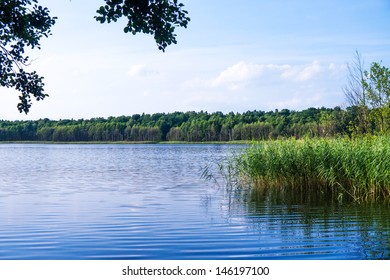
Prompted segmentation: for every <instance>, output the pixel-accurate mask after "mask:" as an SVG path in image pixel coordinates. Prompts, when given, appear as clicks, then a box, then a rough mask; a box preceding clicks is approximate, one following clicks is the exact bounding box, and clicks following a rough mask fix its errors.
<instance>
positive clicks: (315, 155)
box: [233, 136, 390, 201]
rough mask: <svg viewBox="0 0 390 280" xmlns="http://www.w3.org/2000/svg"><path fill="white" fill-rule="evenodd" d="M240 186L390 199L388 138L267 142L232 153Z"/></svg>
mask: <svg viewBox="0 0 390 280" xmlns="http://www.w3.org/2000/svg"><path fill="white" fill-rule="evenodd" d="M233 162H234V169H235V171H234V172H235V174H238V176H239V179H240V184H241V185H242V186H243V185H246V186H252V187H254V188H257V189H261V188H262V189H265V190H266V189H271V190H272V189H273V190H275V189H278V190H284V191H286V190H288V191H292V192H300V193H306V194H311V193H320V194H327V195H331V196H333V197H335V198H338V199H343V198H347V197H350V198H352V199H353V200H356V201H363V200H369V199H374V200H376V199H381V198H390V137H389V136H367V137H362V138H357V139H353V140H350V139H348V138H341V139H304V140H295V139H289V140H277V141H264V142H259V143H256V144H253V145H252V146H251V147H249V148H248V149H246V150H245V151H244V152H243V153H242V154H240V155H238V156H235V157H234V160H233Z"/></svg>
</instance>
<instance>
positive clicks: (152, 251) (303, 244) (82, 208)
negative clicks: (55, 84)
mask: <svg viewBox="0 0 390 280" xmlns="http://www.w3.org/2000/svg"><path fill="white" fill-rule="evenodd" d="M241 148H242V147H241V146H224V145H0V162H1V166H0V258H1V259H388V258H389V257H390V244H389V243H390V238H389V233H390V224H389V223H390V219H389V218H390V214H389V213H390V211H389V210H390V209H389V206H388V205H354V204H337V203H334V204H333V203H332V204H331V203H326V202H324V201H311V202H310V203H307V202H304V201H299V200H298V201H296V200H291V199H281V198H280V197H279V198H274V197H270V196H265V195H264V194H262V193H256V192H251V193H248V194H242V193H240V192H230V191H227V190H226V188H224V187H223V186H222V185H219V186H218V185H215V184H213V183H212V182H209V181H205V180H203V179H201V178H200V177H201V173H202V168H204V166H206V165H207V164H209V163H211V162H219V161H221V160H222V159H223V158H224V157H226V155H227V154H229V151H231V150H239V149H241ZM216 174H217V173H216ZM217 179H218V178H217Z"/></svg>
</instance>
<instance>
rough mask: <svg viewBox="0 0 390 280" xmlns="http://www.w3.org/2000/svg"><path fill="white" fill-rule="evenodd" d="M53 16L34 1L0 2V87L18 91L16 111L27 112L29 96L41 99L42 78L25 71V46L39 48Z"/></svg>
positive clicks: (27, 63)
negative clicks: (18, 100)
mask: <svg viewBox="0 0 390 280" xmlns="http://www.w3.org/2000/svg"><path fill="white" fill-rule="evenodd" d="M55 20H56V18H55V17H50V15H49V10H48V9H47V8H44V7H42V6H39V5H38V1H37V0H2V1H1V2H0V86H3V87H7V88H15V89H16V90H18V91H20V93H21V94H20V96H19V99H20V102H19V104H18V109H19V111H20V112H25V113H26V114H27V113H28V111H29V109H30V107H31V97H32V96H33V97H35V99H36V100H41V99H44V98H45V97H47V96H48V95H47V94H45V93H44V88H43V87H44V83H43V77H40V76H39V75H38V74H37V73H36V72H35V71H33V72H26V71H25V70H24V69H23V67H25V66H27V65H29V57H28V56H26V55H25V54H24V52H25V47H30V48H32V49H34V48H38V49H39V48H40V44H39V40H40V39H41V38H42V37H48V36H49V35H50V28H51V27H52V26H53V25H54V23H55Z"/></svg>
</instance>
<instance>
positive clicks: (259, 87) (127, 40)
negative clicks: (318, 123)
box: [0, 0, 390, 120]
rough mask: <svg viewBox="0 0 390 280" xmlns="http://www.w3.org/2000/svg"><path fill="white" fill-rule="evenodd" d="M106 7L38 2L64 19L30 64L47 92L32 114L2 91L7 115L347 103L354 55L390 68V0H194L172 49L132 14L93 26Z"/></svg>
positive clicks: (2, 113) (92, 1) (77, 0)
mask: <svg viewBox="0 0 390 280" xmlns="http://www.w3.org/2000/svg"><path fill="white" fill-rule="evenodd" d="M102 2H103V1H96V0H72V1H69V0H57V1H49V0H41V1H40V4H41V5H44V6H47V7H48V8H49V9H50V11H51V14H52V15H53V16H57V17H58V20H57V23H56V25H55V26H54V27H53V30H52V31H53V35H52V36H50V37H49V38H46V39H43V40H42V42H41V43H42V49H41V50H40V51H34V52H31V54H30V56H31V57H32V58H33V59H34V60H33V62H32V64H31V66H29V69H31V70H37V71H38V72H39V73H40V74H41V75H43V76H44V77H45V84H46V87H45V88H46V92H47V93H48V94H49V95H50V97H49V98H47V99H45V100H44V101H40V102H34V104H33V106H32V108H31V112H30V113H29V114H28V115H27V116H26V115H24V114H20V113H19V112H18V111H17V109H16V104H17V102H18V97H17V94H16V93H15V92H13V91H11V90H7V89H4V88H0V94H1V100H2V101H1V103H0V119H11V120H13V119H39V118H46V117H47V118H50V119H65V118H74V119H78V118H92V117H109V116H120V115H132V114H135V113H143V112H145V113H155V112H174V111H192V110H194V111H200V110H204V111H209V112H215V111H222V112H230V111H233V112H244V111H247V110H265V111H268V110H274V109H283V108H288V109H291V110H301V109H305V108H308V107H322V106H325V107H334V106H339V105H340V106H345V105H346V104H345V98H344V94H343V92H342V87H343V85H344V84H345V82H346V75H347V71H346V63H348V62H351V60H352V58H353V54H354V52H355V50H358V51H359V52H360V53H361V54H362V56H363V58H364V60H365V63H366V67H368V66H369V64H370V63H371V62H373V61H382V63H383V65H386V66H387V67H390V31H389V26H390V1H389V0H353V1H352V0H344V1H339V0H338V1H336V0H326V1H313V0H311V1H309V0H301V1H298V0H296V1H294V0H289V1H288V0H273V1H269V0H267V1H265V0H245V1H233V0H212V1H210V0H209V1H206V0H192V1H191V0H186V1H183V3H184V4H185V5H186V9H187V10H188V11H189V16H190V17H191V22H190V24H189V26H188V28H187V29H178V30H177V33H178V38H177V39H178V44H177V45H174V46H169V47H168V48H167V50H166V52H165V53H163V52H161V51H159V50H158V49H157V47H156V45H155V43H154V41H153V38H152V37H151V36H148V35H143V34H138V35H136V36H132V35H129V34H125V33H123V27H124V22H123V21H122V22H118V23H112V24H105V25H101V24H99V23H98V22H96V21H95V20H94V18H93V17H94V16H95V11H96V10H97V8H98V7H99V4H100V3H102Z"/></svg>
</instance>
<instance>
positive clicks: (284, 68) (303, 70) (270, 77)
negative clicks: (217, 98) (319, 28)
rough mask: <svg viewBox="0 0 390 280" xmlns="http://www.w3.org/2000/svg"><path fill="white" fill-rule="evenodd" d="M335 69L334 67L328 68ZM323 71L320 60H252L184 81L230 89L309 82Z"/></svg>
mask: <svg viewBox="0 0 390 280" xmlns="http://www.w3.org/2000/svg"><path fill="white" fill-rule="evenodd" d="M326 70H327V71H329V72H330V71H333V69H330V68H329V69H326ZM322 71H323V68H322V66H321V64H320V63H319V62H318V61H316V60H315V61H313V62H312V63H310V64H298V65H289V64H257V63H251V62H244V61H241V62H238V63H236V64H234V65H232V66H230V67H228V68H226V69H225V70H223V71H221V72H220V74H219V75H218V76H217V77H216V78H211V79H202V78H199V77H197V78H194V79H192V80H190V81H186V82H184V86H185V87H190V88H191V87H201V88H217V87H221V88H227V89H229V90H242V89H244V88H246V87H247V86H248V85H249V84H251V83H254V82H257V83H262V84H264V83H279V82H288V81H293V82H307V81H309V80H310V79H312V78H314V77H316V76H317V75H318V74H320V73H321V72H322Z"/></svg>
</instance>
